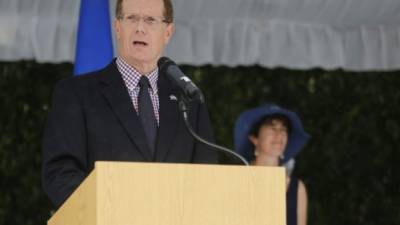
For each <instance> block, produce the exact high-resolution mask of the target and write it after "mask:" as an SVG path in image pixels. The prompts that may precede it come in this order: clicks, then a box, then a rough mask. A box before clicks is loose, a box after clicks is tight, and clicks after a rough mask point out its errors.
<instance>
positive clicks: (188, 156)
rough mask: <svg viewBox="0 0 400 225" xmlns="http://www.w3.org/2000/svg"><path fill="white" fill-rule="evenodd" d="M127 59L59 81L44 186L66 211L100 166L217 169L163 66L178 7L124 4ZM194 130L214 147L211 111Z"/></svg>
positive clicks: (119, 24) (127, 0)
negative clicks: (187, 125) (125, 164)
mask: <svg viewBox="0 0 400 225" xmlns="http://www.w3.org/2000/svg"><path fill="white" fill-rule="evenodd" d="M114 29H115V31H116V36H117V40H118V52H119V56H118V57H117V59H115V60H113V62H112V63H111V64H109V65H108V66H107V67H106V68H104V69H102V70H100V71H96V72H93V73H90V74H87V75H84V76H78V77H72V78H68V79H65V80H63V81H61V82H59V83H58V84H57V86H56V88H55V91H54V95H53V106H52V110H51V111H50V113H49V116H48V121H47V125H46V129H45V133H44V138H43V174H42V176H43V187H44V190H45V192H46V193H47V195H48V196H49V197H50V199H51V201H52V202H53V204H54V205H55V206H56V207H57V208H58V207H59V206H60V205H61V204H62V203H63V202H64V201H65V200H66V199H67V198H68V197H69V195H70V194H71V193H72V192H73V191H74V190H75V189H76V188H77V187H78V186H79V184H80V183H81V182H82V181H83V179H85V177H86V176H87V175H88V174H89V173H90V171H91V170H92V169H93V167H94V162H95V161H100V160H103V161H147V162H178V163H216V162H217V156H216V153H214V152H213V151H212V150H210V149H208V148H206V147H205V146H203V145H200V144H198V143H196V142H195V141H194V140H193V139H192V138H191V136H190V134H189V133H188V132H187V130H186V128H185V125H184V121H183V119H182V116H181V114H180V112H179V110H178V102H177V97H179V94H180V92H179V89H178V88H177V87H176V86H174V85H173V84H172V83H170V81H169V80H168V79H167V78H166V76H165V74H162V73H159V72H160V71H158V68H157V61H158V59H159V58H160V57H161V55H162V52H163V49H164V47H165V45H166V44H167V43H168V41H169V39H170V38H171V36H172V33H173V29H174V26H173V10H172V4H171V1H170V0H118V1H117V10H116V19H115V21H114ZM94 38H95V37H94ZM190 108H191V111H190V113H189V116H190V118H189V119H190V123H191V125H192V126H193V127H194V128H195V130H196V131H197V132H198V133H199V134H200V135H201V136H203V137H204V138H206V139H208V140H212V139H213V138H212V130H211V126H210V121H209V117H208V112H207V109H206V107H205V105H204V104H200V103H197V102H194V103H192V104H191V106H190Z"/></svg>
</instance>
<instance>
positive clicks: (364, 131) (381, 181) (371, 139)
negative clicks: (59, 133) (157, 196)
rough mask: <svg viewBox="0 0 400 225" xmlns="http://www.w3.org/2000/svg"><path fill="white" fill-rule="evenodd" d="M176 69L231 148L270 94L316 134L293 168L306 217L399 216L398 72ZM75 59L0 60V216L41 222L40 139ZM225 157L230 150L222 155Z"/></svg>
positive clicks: (395, 220)
mask: <svg viewBox="0 0 400 225" xmlns="http://www.w3.org/2000/svg"><path fill="white" fill-rule="evenodd" d="M182 69H183V70H184V71H185V72H186V73H187V74H190V75H191V76H192V78H193V80H194V81H195V82H196V83H197V84H198V86H199V87H200V88H201V89H202V90H203V92H204V93H205V95H206V100H207V103H208V107H209V109H210V115H211V119H212V122H213V125H214V130H215V134H216V135H215V136H216V139H217V142H218V143H219V144H222V145H225V146H228V147H232V143H233V140H232V133H233V132H232V130H233V124H234V121H235V119H236V117H237V116H238V115H239V113H240V112H241V111H242V110H245V109H247V108H250V107H255V106H257V105H260V104H262V103H265V102H276V103H279V104H281V105H283V106H286V107H288V108H290V109H293V110H295V111H296V112H297V113H298V114H299V115H300V117H301V118H302V120H303V123H304V126H305V129H306V130H307V131H308V132H309V133H310V134H311V135H312V138H311V140H310V142H309V144H308V145H307V146H306V147H305V148H304V150H303V151H302V152H301V153H300V155H299V157H298V158H297V163H296V170H295V173H296V175H298V176H299V177H301V178H302V179H303V180H304V182H305V184H306V186H307V188H308V195H309V201H310V202H309V221H310V222H309V224H318V225H323V224H400V214H398V206H399V205H400V194H399V191H398V188H399V187H400V176H396V174H395V169H396V167H395V165H396V164H397V161H399V159H400V153H399V151H398V150H399V147H398V144H399V141H400V117H399V115H400V106H399V105H398V102H400V91H399V88H398V87H399V86H400V77H398V75H397V74H398V72H385V73H377V72H376V73H350V72H344V71H340V70H336V71H323V70H319V69H315V70H308V71H295V70H287V69H281V68H277V69H265V68H261V67H258V66H253V67H237V68H228V67H211V66H204V67H199V68H196V67H190V66H183V67H182ZM71 72H72V65H71V64H58V65H54V64H38V63H34V62H15V63H0V107H1V108H0V109H1V110H0V115H1V116H0V131H1V136H0V184H1V185H0V193H1V195H0V224H21V225H22V224H24V225H26V224H45V221H46V220H47V219H48V217H49V212H50V209H51V206H50V204H49V202H48V200H47V198H46V196H45V195H44V194H43V192H42V190H41V186H40V163H41V153H40V151H41V150H40V140H41V133H42V129H43V125H44V121H45V118H46V114H47V111H48V109H49V101H50V95H51V91H52V88H53V85H54V83H55V82H56V81H57V80H59V79H60V78H62V77H67V76H70V74H71ZM221 160H222V161H223V163H230V162H231V160H230V159H229V158H228V157H221Z"/></svg>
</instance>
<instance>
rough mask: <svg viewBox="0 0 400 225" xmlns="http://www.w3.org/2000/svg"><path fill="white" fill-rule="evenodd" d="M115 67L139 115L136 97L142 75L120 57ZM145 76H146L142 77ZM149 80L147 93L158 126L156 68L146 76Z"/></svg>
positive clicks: (158, 104)
mask: <svg viewBox="0 0 400 225" xmlns="http://www.w3.org/2000/svg"><path fill="white" fill-rule="evenodd" d="M116 62H117V67H118V70H119V72H120V73H121V74H122V79H123V80H124V82H125V86H126V87H127V89H128V92H129V96H130V97H131V100H132V103H133V107H135V110H136V113H138V114H139V110H138V96H139V91H140V86H139V80H140V77H141V76H142V74H140V73H139V71H137V70H136V69H135V68H134V67H132V66H131V65H129V64H128V63H126V62H125V61H124V60H123V59H122V58H121V57H117V60H116ZM143 76H146V75H143ZM147 78H149V81H150V86H151V88H149V93H150V97H151V102H152V103H153V110H154V115H155V117H156V119H157V124H158V125H159V124H160V114H159V108H160V103H159V98H158V88H157V80H158V68H156V69H154V70H153V71H152V72H150V73H149V74H147Z"/></svg>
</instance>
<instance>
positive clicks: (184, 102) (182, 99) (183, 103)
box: [179, 95, 250, 166]
mask: <svg viewBox="0 0 400 225" xmlns="http://www.w3.org/2000/svg"><path fill="white" fill-rule="evenodd" d="M187 103H189V99H187V98H186V97H185V96H184V95H181V96H180V98H179V109H180V110H181V112H182V115H183V120H184V121H185V125H186V128H187V130H188V131H189V133H190V135H192V137H193V138H194V139H195V140H197V141H198V142H200V143H202V144H205V145H207V146H210V147H212V148H214V149H216V150H217V151H220V152H224V153H228V154H231V155H233V156H235V157H236V158H238V159H240V161H242V162H243V164H244V165H246V166H249V165H250V164H249V162H247V160H246V159H245V158H243V157H242V156H241V155H239V154H237V153H236V152H234V151H232V150H230V149H228V148H225V147H222V146H219V145H216V144H213V143H211V142H209V141H206V140H205V139H203V138H201V137H200V136H199V135H197V134H196V133H195V132H194V131H193V128H192V127H191V126H190V123H189V121H188V115H187V112H188V111H189V108H188V107H187Z"/></svg>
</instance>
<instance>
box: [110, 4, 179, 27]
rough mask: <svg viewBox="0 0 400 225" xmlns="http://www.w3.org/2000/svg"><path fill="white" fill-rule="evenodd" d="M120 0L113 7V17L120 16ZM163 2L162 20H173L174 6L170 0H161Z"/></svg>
mask: <svg viewBox="0 0 400 225" xmlns="http://www.w3.org/2000/svg"><path fill="white" fill-rule="evenodd" d="M122 2H123V0H117V6H116V9H115V17H117V18H118V19H120V18H122ZM163 2H164V12H163V13H164V15H163V16H164V21H165V22H166V23H172V22H174V8H173V6H172V2H171V0H163Z"/></svg>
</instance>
